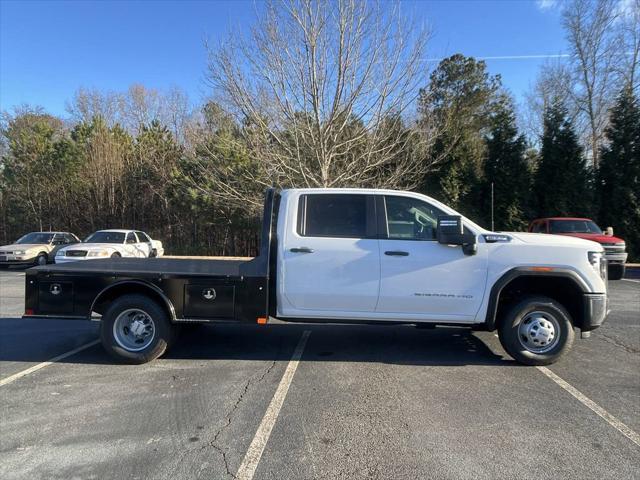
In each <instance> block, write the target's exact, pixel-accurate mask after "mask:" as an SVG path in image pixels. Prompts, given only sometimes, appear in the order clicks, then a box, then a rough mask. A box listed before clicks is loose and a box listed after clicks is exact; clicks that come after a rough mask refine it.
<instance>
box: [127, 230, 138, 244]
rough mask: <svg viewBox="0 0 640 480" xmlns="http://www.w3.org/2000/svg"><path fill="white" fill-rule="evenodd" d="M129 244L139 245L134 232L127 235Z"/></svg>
mask: <svg viewBox="0 0 640 480" xmlns="http://www.w3.org/2000/svg"><path fill="white" fill-rule="evenodd" d="M127 243H137V242H136V236H135V235H134V234H133V232H129V233H127Z"/></svg>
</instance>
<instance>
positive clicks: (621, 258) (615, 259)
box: [604, 252, 628, 266]
mask: <svg viewBox="0 0 640 480" xmlns="http://www.w3.org/2000/svg"><path fill="white" fill-rule="evenodd" d="M627 256H628V254H627V252H621V253H606V252H605V254H604V258H606V259H607V263H608V264H609V266H611V265H616V264H622V265H624V264H625V263H626V262H627Z"/></svg>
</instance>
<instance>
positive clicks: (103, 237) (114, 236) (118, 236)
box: [84, 232, 124, 243]
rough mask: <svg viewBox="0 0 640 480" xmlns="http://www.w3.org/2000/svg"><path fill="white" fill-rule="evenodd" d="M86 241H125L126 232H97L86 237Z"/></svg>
mask: <svg viewBox="0 0 640 480" xmlns="http://www.w3.org/2000/svg"><path fill="white" fill-rule="evenodd" d="M84 243H124V233H122V232H96V233H94V234H92V235H89V236H88V237H87V238H85V240H84Z"/></svg>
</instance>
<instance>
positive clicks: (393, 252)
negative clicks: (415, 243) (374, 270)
mask: <svg viewBox="0 0 640 480" xmlns="http://www.w3.org/2000/svg"><path fill="white" fill-rule="evenodd" d="M384 254H385V255H389V256H392V257H408V256H409V252H403V251H400V250H390V251H388V252H384Z"/></svg>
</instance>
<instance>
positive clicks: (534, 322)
mask: <svg viewBox="0 0 640 480" xmlns="http://www.w3.org/2000/svg"><path fill="white" fill-rule="evenodd" d="M518 340H520V345H522V346H523V347H524V348H525V349H527V350H528V351H530V352H532V353H546V352H548V351H550V350H552V349H553V347H555V346H556V345H557V344H558V342H559V341H560V323H559V322H558V320H557V319H556V317H555V316H553V315H551V314H550V313H548V312H541V311H535V312H531V313H528V314H527V315H526V316H525V317H524V318H523V319H522V321H521V322H520V326H519V327H518Z"/></svg>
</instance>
